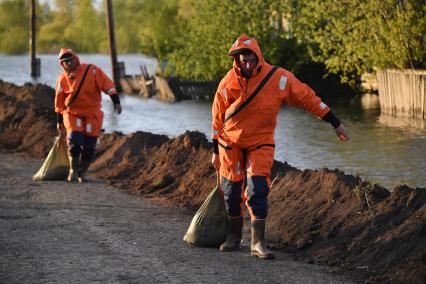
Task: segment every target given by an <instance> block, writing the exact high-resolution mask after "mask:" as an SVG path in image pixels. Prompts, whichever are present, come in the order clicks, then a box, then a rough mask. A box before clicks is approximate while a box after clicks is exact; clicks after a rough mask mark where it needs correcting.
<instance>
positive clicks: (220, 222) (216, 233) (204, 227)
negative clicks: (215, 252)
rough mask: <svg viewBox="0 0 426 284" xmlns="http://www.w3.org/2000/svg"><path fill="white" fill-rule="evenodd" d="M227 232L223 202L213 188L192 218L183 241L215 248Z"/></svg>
mask: <svg viewBox="0 0 426 284" xmlns="http://www.w3.org/2000/svg"><path fill="white" fill-rule="evenodd" d="M227 230H228V217H227V214H226V208H225V200H224V198H223V194H222V192H221V190H220V189H219V188H218V187H215V188H214V189H213V190H212V192H211V193H210V194H209V196H207V198H206V200H205V201H204V202H203V204H202V205H201V207H200V209H198V211H197V213H196V214H195V215H194V217H193V218H192V221H191V224H190V225H189V228H188V231H187V232H186V234H185V236H184V237H183V240H184V241H185V242H187V243H188V244H191V245H195V246H203V247H217V246H219V245H220V244H222V243H223V242H224V241H225V238H226V232H227Z"/></svg>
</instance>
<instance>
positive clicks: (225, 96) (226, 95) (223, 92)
mask: <svg viewBox="0 0 426 284" xmlns="http://www.w3.org/2000/svg"><path fill="white" fill-rule="evenodd" d="M222 94H223V98H224V99H225V101H227V100H228V91H227V90H226V88H224V89H223V90H222Z"/></svg>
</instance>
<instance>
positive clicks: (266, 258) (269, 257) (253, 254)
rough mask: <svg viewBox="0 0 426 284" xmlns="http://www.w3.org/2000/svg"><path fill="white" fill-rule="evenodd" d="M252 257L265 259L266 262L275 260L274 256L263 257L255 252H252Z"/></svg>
mask: <svg viewBox="0 0 426 284" xmlns="http://www.w3.org/2000/svg"><path fill="white" fill-rule="evenodd" d="M251 256H255V257H257V258H260V259H265V260H270V259H274V258H275V256H274V255H272V254H268V255H261V254H259V253H257V252H255V251H252V252H251Z"/></svg>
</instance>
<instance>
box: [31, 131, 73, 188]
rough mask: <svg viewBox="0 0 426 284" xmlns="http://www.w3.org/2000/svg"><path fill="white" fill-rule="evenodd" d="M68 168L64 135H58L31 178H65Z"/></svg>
mask: <svg viewBox="0 0 426 284" xmlns="http://www.w3.org/2000/svg"><path fill="white" fill-rule="evenodd" d="M69 169H70V166H69V159H68V153H67V145H66V142H65V137H60V136H58V137H56V138H55V142H54V143H53V146H52V149H50V151H49V154H48V155H47V157H46V160H44V163H43V165H42V166H41V168H40V169H39V170H38V172H37V173H36V174H35V175H34V176H33V180H63V179H66V178H67V176H68V172H69Z"/></svg>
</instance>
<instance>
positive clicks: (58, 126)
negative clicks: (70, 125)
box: [56, 123, 67, 138]
mask: <svg viewBox="0 0 426 284" xmlns="http://www.w3.org/2000/svg"><path fill="white" fill-rule="evenodd" d="M56 129H57V130H58V135H59V137H61V138H63V137H65V136H66V135H67V132H66V131H65V126H64V124H63V123H57V124H56Z"/></svg>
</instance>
